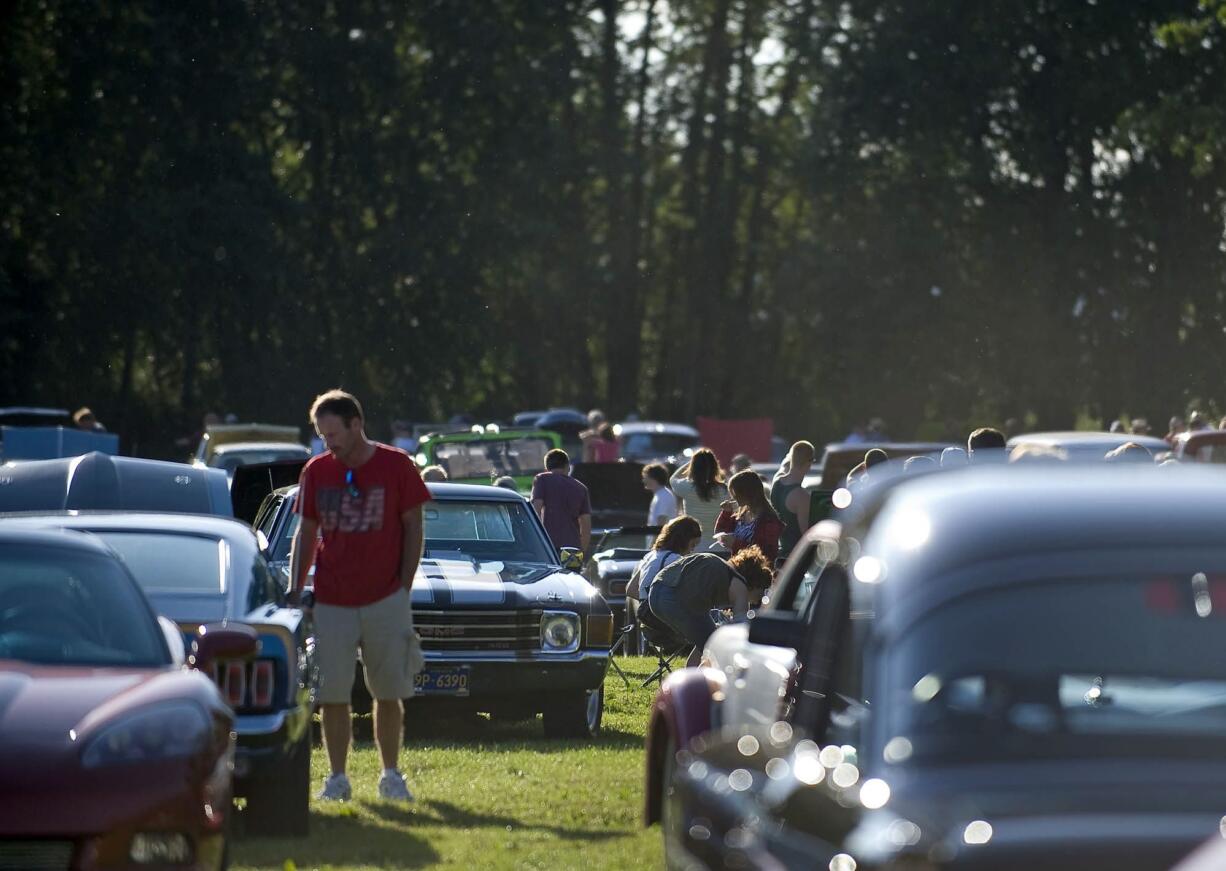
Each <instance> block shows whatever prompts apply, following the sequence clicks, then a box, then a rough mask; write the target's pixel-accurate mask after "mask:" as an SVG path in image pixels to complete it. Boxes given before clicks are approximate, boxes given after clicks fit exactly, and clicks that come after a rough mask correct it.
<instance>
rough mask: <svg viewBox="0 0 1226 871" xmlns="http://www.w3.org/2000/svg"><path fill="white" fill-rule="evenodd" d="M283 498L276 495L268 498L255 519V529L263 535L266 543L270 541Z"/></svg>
mask: <svg viewBox="0 0 1226 871" xmlns="http://www.w3.org/2000/svg"><path fill="white" fill-rule="evenodd" d="M284 499H285V497H284V496H277V495H276V494H273V495H270V496H268V498H266V499H265V500H264V504H263V505H261V506H260V510H259V513H258V514H256V517H255V528H256V529H258V530H259V531H260V532H262V533H264V537H265V538H266V539H267V540H268V541H272V533H273V529H274V528H275V527H276V525H277V513H278V509H279V508H280V507H281V503H282V502H283V501H284Z"/></svg>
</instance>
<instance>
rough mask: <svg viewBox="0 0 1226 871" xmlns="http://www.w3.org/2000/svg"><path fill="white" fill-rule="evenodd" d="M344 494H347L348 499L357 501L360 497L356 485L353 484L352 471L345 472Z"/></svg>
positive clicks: (360, 493)
mask: <svg viewBox="0 0 1226 871" xmlns="http://www.w3.org/2000/svg"><path fill="white" fill-rule="evenodd" d="M345 492H346V493H348V494H349V498H350V499H357V498H358V497H360V496H361V495H362V491H361V490H359V489H358V485H357V484H355V483H353V469H348V470H346V472H345Z"/></svg>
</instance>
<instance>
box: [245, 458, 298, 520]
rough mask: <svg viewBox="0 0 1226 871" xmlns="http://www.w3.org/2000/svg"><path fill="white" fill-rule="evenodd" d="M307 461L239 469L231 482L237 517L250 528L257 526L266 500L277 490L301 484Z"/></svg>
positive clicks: (262, 464)
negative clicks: (257, 520)
mask: <svg viewBox="0 0 1226 871" xmlns="http://www.w3.org/2000/svg"><path fill="white" fill-rule="evenodd" d="M306 464H307V461H306V460H281V461H280V462H276V463H256V464H252V465H250V466H239V467H238V468H237V469H235V470H234V480H233V481H231V482H230V503H231V505H233V506H234V516H235V517H237V518H238V519H239V520H245V521H247V522H248V523H250V524H253V525H254V523H255V516H256V514H258V513H259V510H260V506H261V505H262V504H263V503H264V499H265V498H266V497H267V496H268V494H269V493H271V492H272V491H274V490H279V489H281V488H282V487H289V486H290V485H292V484H297V483H298V478H299V477H300V476H301V475H302V467H303V466H305V465H306Z"/></svg>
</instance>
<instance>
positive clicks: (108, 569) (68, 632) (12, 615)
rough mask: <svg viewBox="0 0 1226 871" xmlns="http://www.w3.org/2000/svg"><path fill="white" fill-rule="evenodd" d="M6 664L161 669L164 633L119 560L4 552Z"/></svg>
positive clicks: (0, 591) (1, 611) (1, 586)
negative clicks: (28, 663) (157, 667)
mask: <svg viewBox="0 0 1226 871" xmlns="http://www.w3.org/2000/svg"><path fill="white" fill-rule="evenodd" d="M0 659H17V660H21V661H24V662H30V663H37V664H41V665H87V666H106V665H123V666H155V665H164V664H166V663H168V662H169V657H168V654H167V652H166V646H165V643H164V642H163V640H162V636H161V631H160V630H159V628H158V625H157V623H156V622H155V621H154V620H153V617H152V615H151V614H150V612H149V609H148V607H147V606H146V605H145V603H144V602H143V601H141V596H140V591H139V590H138V589H137V588H136V587H135V586H134V585H133V584H132V581H131V580H130V579H129V578H128V577H127V575H125V574H124V571H123V569H122V568H121V567H120V565H119V563H118V561H117V560H115V559H114V558H113V557H111V558H108V557H105V556H102V555H100V554H98V555H95V554H87V553H79V552H76V551H70V550H66V549H58V548H51V547H37V546H26V545H21V546H13V545H10V546H3V547H0Z"/></svg>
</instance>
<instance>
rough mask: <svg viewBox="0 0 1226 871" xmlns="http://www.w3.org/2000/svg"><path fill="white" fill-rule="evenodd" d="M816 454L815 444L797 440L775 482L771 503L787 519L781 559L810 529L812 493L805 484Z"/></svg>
mask: <svg viewBox="0 0 1226 871" xmlns="http://www.w3.org/2000/svg"><path fill="white" fill-rule="evenodd" d="M816 455H817V451H816V450H814V448H813V445H812V443H810V442H804V441H801V442H796V444H794V445H792V448H791V450H789V451H788V455H787V457H786V458H785V459H784V461H783V465H781V466H780V467H779V474H777V475H776V476H775V480H774V481H773V482H772V483H771V495H770V500H771V506H772V507H773V508H774V509H775V513H776V514H778V515H779V519H780V520H782V521H783V532H782V534H780V536H779V559H781V560H784V559H787V557H788V554H790V553H791V552H792V548H794V547H796V545H797V544H798V543H799V542H800V537H801V536H802V535H804V532H805V530H806V529H808V528H809V492H808V491H807V490H805V487H804V483H805V475H807V474H809V469H811V468H812V467H813V459H814V457H815V456H816Z"/></svg>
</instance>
